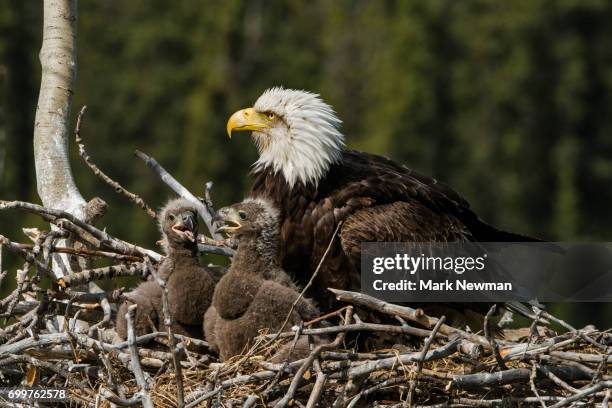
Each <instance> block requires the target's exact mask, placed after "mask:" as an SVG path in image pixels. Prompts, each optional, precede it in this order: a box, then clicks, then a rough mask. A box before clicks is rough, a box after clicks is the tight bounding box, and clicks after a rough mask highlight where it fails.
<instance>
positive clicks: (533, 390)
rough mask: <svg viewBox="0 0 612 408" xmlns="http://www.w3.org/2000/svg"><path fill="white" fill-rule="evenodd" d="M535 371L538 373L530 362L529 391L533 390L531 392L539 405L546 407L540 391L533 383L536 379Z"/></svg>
mask: <svg viewBox="0 0 612 408" xmlns="http://www.w3.org/2000/svg"><path fill="white" fill-rule="evenodd" d="M537 373H538V370H537V368H536V365H535V364H531V375H530V376H529V386H530V387H531V391H532V392H533V394H534V395H535V396H536V398H537V399H538V401H539V402H540V405H541V406H542V408H546V404H545V403H544V401H543V400H542V397H540V393H539V392H538V389H537V387H536V385H535V379H536V375H537Z"/></svg>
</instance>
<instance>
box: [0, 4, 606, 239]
mask: <svg viewBox="0 0 612 408" xmlns="http://www.w3.org/2000/svg"><path fill="white" fill-rule="evenodd" d="M41 9H42V7H41V5H40V3H39V2H32V1H21V0H10V1H7V4H6V5H5V6H4V7H3V8H2V10H1V11H0V32H1V33H2V35H1V36H0V52H1V53H2V56H3V65H2V67H3V69H4V70H5V72H6V80H5V81H4V86H6V89H5V90H3V92H2V94H3V95H4V101H3V102H4V107H5V109H4V113H5V115H4V116H5V119H6V120H5V123H4V124H0V125H2V126H4V128H5V130H6V135H7V143H6V146H4V147H3V145H2V144H1V143H0V149H1V148H5V149H6V156H7V158H8V160H7V162H6V168H5V169H0V176H2V178H1V179H0V197H1V198H5V199H14V198H19V199H24V200H32V201H37V197H36V194H35V185H34V177H33V163H32V154H31V151H32V146H31V135H32V127H33V117H34V111H35V106H36V97H37V88H38V81H39V75H40V68H39V65H38V61H37V53H38V51H39V47H40V38H39V37H40V32H41V24H42V15H41V14H42V13H41ZM610 21H612V3H611V2H609V1H603V0H602V1H598V0H592V1H577V0H564V1H552V0H536V1H533V0H517V1H511V2H494V1H488V0H469V1H461V2H459V1H451V0H432V1H425V2H423V1H416V0H407V1H399V0H398V1H377V2H375V1H349V0H341V1H325V0H317V1H305V0H290V1H280V0H271V1H263V0H255V1H223V2H206V3H203V2H200V1H195V0H191V1H189V0H183V1H180V2H167V1H162V0H155V1H149V2H142V1H134V0H130V1H116V0H115V1H83V2H80V3H79V33H78V49H79V55H78V63H79V69H78V83H77V87H76V95H75V105H74V109H73V111H74V112H75V113H76V112H77V111H78V108H79V107H80V106H81V105H83V104H87V105H88V106H89V110H88V114H87V117H86V118H85V123H84V125H83V136H84V138H85V141H86V143H87V145H88V147H89V150H90V153H91V154H92V157H93V159H94V161H95V162H97V163H98V164H99V165H100V167H101V168H103V169H104V170H105V171H107V172H108V173H109V174H110V175H111V176H112V177H114V178H116V179H117V180H119V181H120V182H122V183H123V184H124V185H125V186H126V187H127V188H128V189H130V190H132V191H134V192H137V193H139V194H141V195H142V196H143V197H144V198H145V199H146V200H147V201H148V202H149V203H151V204H152V205H155V206H160V205H162V204H163V203H164V201H165V200H166V199H167V198H168V197H170V196H171V192H170V191H169V190H168V189H167V188H166V187H165V186H164V185H163V184H162V183H161V182H160V181H159V180H158V179H157V178H156V177H155V176H154V175H152V174H151V173H150V172H149V171H148V169H147V168H146V167H145V166H144V165H143V164H142V163H140V162H139V161H137V160H136V159H134V157H133V155H132V152H133V150H134V149H135V148H139V149H142V150H143V151H145V152H147V153H148V154H151V155H153V156H154V157H155V158H157V159H158V160H159V161H160V162H161V163H162V164H163V165H164V166H165V167H166V168H167V169H168V170H169V171H171V172H172V173H173V174H174V175H175V176H176V177H177V178H178V179H179V180H181V181H182V182H183V183H184V184H185V185H186V186H187V187H188V188H190V189H191V190H192V191H194V192H196V193H201V192H202V189H203V185H204V183H205V182H206V181H208V180H213V181H214V182H215V188H214V190H213V195H214V199H215V202H216V204H217V205H224V204H228V203H230V202H233V201H236V200H238V199H240V198H241V197H243V196H244V194H245V192H246V191H248V186H249V185H250V181H249V179H248V177H247V173H248V171H249V165H250V163H252V162H253V161H254V160H255V157H256V153H255V149H254V147H253V146H252V144H251V143H250V142H249V141H248V140H247V138H245V137H242V136H236V138H235V140H232V141H231V142H229V141H228V139H227V137H226V135H225V122H226V120H227V118H228V117H229V115H230V114H231V113H232V112H233V111H235V110H237V109H239V108H242V107H246V106H250V104H251V103H252V102H253V101H254V100H255V99H256V97H257V96H258V95H259V94H260V93H261V92H262V91H263V90H264V89H266V88H268V87H270V86H274V85H284V86H287V87H297V88H305V89H309V90H312V91H315V92H319V93H321V94H322V95H323V97H324V98H325V99H326V100H327V101H328V102H330V103H331V104H333V105H334V107H335V108H336V110H337V111H338V113H339V116H340V117H341V118H342V119H343V120H344V125H343V130H344V132H345V134H346V135H347V137H348V143H349V145H350V146H351V147H355V148H359V149H363V150H368V151H371V152H375V153H380V154H383V155H387V156H390V157H391V158H393V159H395V160H397V161H400V162H402V163H405V164H406V165H408V166H409V167H413V168H415V169H419V170H421V171H423V172H426V173H430V174H433V175H435V176H437V177H438V178H440V179H442V180H445V181H446V182H448V183H449V184H451V185H452V186H454V187H455V188H456V189H457V190H458V191H460V192H462V193H463V194H464V195H465V196H466V197H467V198H468V200H469V201H470V202H471V203H472V206H473V207H474V208H475V209H476V211H477V212H478V213H479V214H480V215H481V216H482V217H483V218H485V219H487V220H489V221H491V222H493V223H495V224H497V225H499V226H501V227H504V228H506V229H509V230H515V231H517V232H521V233H527V234H533V235H536V236H541V237H544V238H547V239H551V240H580V239H600V240H606V239H607V237H609V231H610V230H611V227H612V215H611V214H612V213H611V212H610V210H609V203H610V202H612V188H611V186H612V137H610V134H612V100H611V99H612V97H611V95H612V92H611V91H612V47H610V39H611V38H612V25H611V24H610ZM73 150H74V149H73ZM73 153H74V152H73ZM73 168H74V171H75V174H76V178H77V184H78V185H79V187H80V188H81V190H82V192H83V194H84V195H85V196H86V197H87V198H91V197H92V196H95V195H100V196H102V197H103V198H104V199H105V200H106V201H107V202H109V204H110V213H109V214H108V216H106V217H105V219H104V220H103V221H102V222H103V223H104V225H105V226H107V228H108V230H109V231H110V232H112V233H114V234H116V235H118V236H120V237H122V238H125V239H128V240H131V241H134V242H137V243H139V244H142V245H146V246H153V245H154V242H155V240H156V239H157V231H156V227H155V225H154V224H153V223H152V222H151V221H150V220H149V219H148V218H147V217H146V216H145V215H144V214H142V212H141V211H140V210H138V209H136V208H135V207H134V206H132V205H130V204H129V203H126V202H124V201H123V200H122V199H121V198H120V197H118V196H117V195H115V194H114V193H113V192H112V190H110V189H109V188H108V187H106V186H104V185H102V184H101V183H100V181H98V180H97V179H96V178H95V177H94V176H93V175H92V174H91V173H90V172H89V171H88V170H87V169H86V167H85V166H83V164H82V163H81V162H80V159H79V158H78V157H77V156H76V154H75V155H74V157H73ZM30 222H31V223H33V222H34V221H33V219H31V218H27V223H30ZM22 224H24V219H23V218H21V217H19V219H17V217H15V216H14V215H13V214H11V215H8V216H7V215H5V214H0V228H1V231H2V232H3V233H7V234H8V235H10V236H11V237H13V238H17V239H22V236H21V234H20V233H19V231H18V230H17V227H18V226H19V225H22ZM7 226H8V227H7Z"/></svg>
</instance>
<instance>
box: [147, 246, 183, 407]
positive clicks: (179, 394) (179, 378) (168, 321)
mask: <svg viewBox="0 0 612 408" xmlns="http://www.w3.org/2000/svg"><path fill="white" fill-rule="evenodd" d="M145 264H146V266H147V269H148V270H149V271H150V273H151V275H153V277H154V278H155V281H156V282H157V284H158V285H159V286H160V287H161V289H162V309H163V313H164V325H165V326H166V331H167V333H168V347H169V348H170V352H171V353H172V363H173V364H174V370H175V374H176V375H175V376H174V377H175V379H176V398H177V405H178V407H179V408H183V407H184V406H185V398H184V395H185V391H184V388H183V370H182V368H181V359H180V358H179V355H178V352H177V348H178V347H177V345H176V341H175V340H176V339H175V338H174V334H173V330H172V315H171V314H170V304H169V303H168V287H167V286H166V282H165V281H164V280H163V279H162V278H160V277H159V275H158V274H157V273H156V272H155V269H154V268H153V265H151V262H150V261H149V259H148V258H147V259H145Z"/></svg>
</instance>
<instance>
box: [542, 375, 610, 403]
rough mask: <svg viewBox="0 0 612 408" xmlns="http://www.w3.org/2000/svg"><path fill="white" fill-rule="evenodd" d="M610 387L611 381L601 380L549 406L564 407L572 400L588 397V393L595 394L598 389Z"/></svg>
mask: <svg viewBox="0 0 612 408" xmlns="http://www.w3.org/2000/svg"><path fill="white" fill-rule="evenodd" d="M609 388H612V381H602V382H599V383H597V384H595V385H593V386H592V387H588V388H585V389H583V390H582V391H580V392H579V393H577V394H574V395H572V396H570V397H568V398H566V399H564V400H562V401H559V402H557V403H556V404H554V405H551V406H550V407H549V408H561V407H565V406H567V405H569V404H571V403H572V402H575V401H579V400H581V399H583V398H585V397H588V396H589V395H592V394H595V393H596V392H598V391H601V390H603V389H609Z"/></svg>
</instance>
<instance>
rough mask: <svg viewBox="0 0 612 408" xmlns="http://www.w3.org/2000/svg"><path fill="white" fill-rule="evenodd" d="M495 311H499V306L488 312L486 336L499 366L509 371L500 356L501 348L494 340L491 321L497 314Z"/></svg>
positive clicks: (485, 328)
mask: <svg viewBox="0 0 612 408" xmlns="http://www.w3.org/2000/svg"><path fill="white" fill-rule="evenodd" d="M495 310H497V305H493V306H491V308H490V309H489V311H488V312H487V315H486V316H485V318H484V334H485V337H486V338H487V340H488V341H489V343H490V344H491V349H492V350H493V356H494V357H495V361H496V362H497V365H498V366H499V368H500V369H501V370H507V369H508V367H507V366H506V363H504V359H503V358H502V357H501V355H500V354H499V346H498V345H497V342H496V341H495V339H494V338H493V334H492V333H491V326H490V323H491V322H490V319H491V316H493V314H494V313H495Z"/></svg>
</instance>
